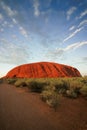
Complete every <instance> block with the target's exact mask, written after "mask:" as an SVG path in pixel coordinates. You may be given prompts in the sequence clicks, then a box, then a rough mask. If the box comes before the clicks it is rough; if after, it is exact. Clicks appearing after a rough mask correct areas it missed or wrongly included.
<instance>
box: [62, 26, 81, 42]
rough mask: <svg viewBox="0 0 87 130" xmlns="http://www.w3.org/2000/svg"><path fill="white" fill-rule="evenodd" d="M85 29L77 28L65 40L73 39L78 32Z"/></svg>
mask: <svg viewBox="0 0 87 130" xmlns="http://www.w3.org/2000/svg"><path fill="white" fill-rule="evenodd" d="M82 29H83V27H81V28H78V29H76V30H75V31H74V32H73V33H71V34H70V35H69V36H68V37H66V38H65V39H64V40H63V42H66V41H67V40H69V39H71V38H72V37H74V36H75V35H76V34H77V33H79V32H80V31H81V30H82Z"/></svg>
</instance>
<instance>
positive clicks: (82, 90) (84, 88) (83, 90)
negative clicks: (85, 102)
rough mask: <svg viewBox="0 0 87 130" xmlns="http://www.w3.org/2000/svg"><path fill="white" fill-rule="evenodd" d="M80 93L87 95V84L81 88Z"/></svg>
mask: <svg viewBox="0 0 87 130" xmlns="http://www.w3.org/2000/svg"><path fill="white" fill-rule="evenodd" d="M80 93H81V94H82V95H83V96H87V85H84V86H83V87H82V88H81V89H80Z"/></svg>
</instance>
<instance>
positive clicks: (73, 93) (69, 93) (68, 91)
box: [66, 89, 78, 98]
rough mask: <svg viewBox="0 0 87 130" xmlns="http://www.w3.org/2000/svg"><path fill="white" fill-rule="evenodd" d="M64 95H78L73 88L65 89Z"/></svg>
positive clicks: (72, 96) (75, 96)
mask: <svg viewBox="0 0 87 130" xmlns="http://www.w3.org/2000/svg"><path fill="white" fill-rule="evenodd" d="M66 96H67V97H70V98H77V96H78V95H77V93H76V92H75V91H74V90H73V89H70V90H67V91H66Z"/></svg>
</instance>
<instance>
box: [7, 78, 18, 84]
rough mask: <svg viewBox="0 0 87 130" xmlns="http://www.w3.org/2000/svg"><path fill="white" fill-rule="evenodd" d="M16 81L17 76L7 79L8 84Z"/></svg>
mask: <svg viewBox="0 0 87 130" xmlns="http://www.w3.org/2000/svg"><path fill="white" fill-rule="evenodd" d="M16 81H17V79H16V78H12V79H7V83H8V84H14V83H15V82H16Z"/></svg>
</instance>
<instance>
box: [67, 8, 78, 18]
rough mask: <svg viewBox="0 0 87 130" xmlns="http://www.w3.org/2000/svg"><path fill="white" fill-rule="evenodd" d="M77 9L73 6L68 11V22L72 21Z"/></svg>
mask: <svg viewBox="0 0 87 130" xmlns="http://www.w3.org/2000/svg"><path fill="white" fill-rule="evenodd" d="M76 9H77V8H76V7H74V6H73V7H71V8H70V9H69V10H68V11H67V20H69V19H70V17H71V15H72V14H73V13H74V12H75V10H76Z"/></svg>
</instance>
